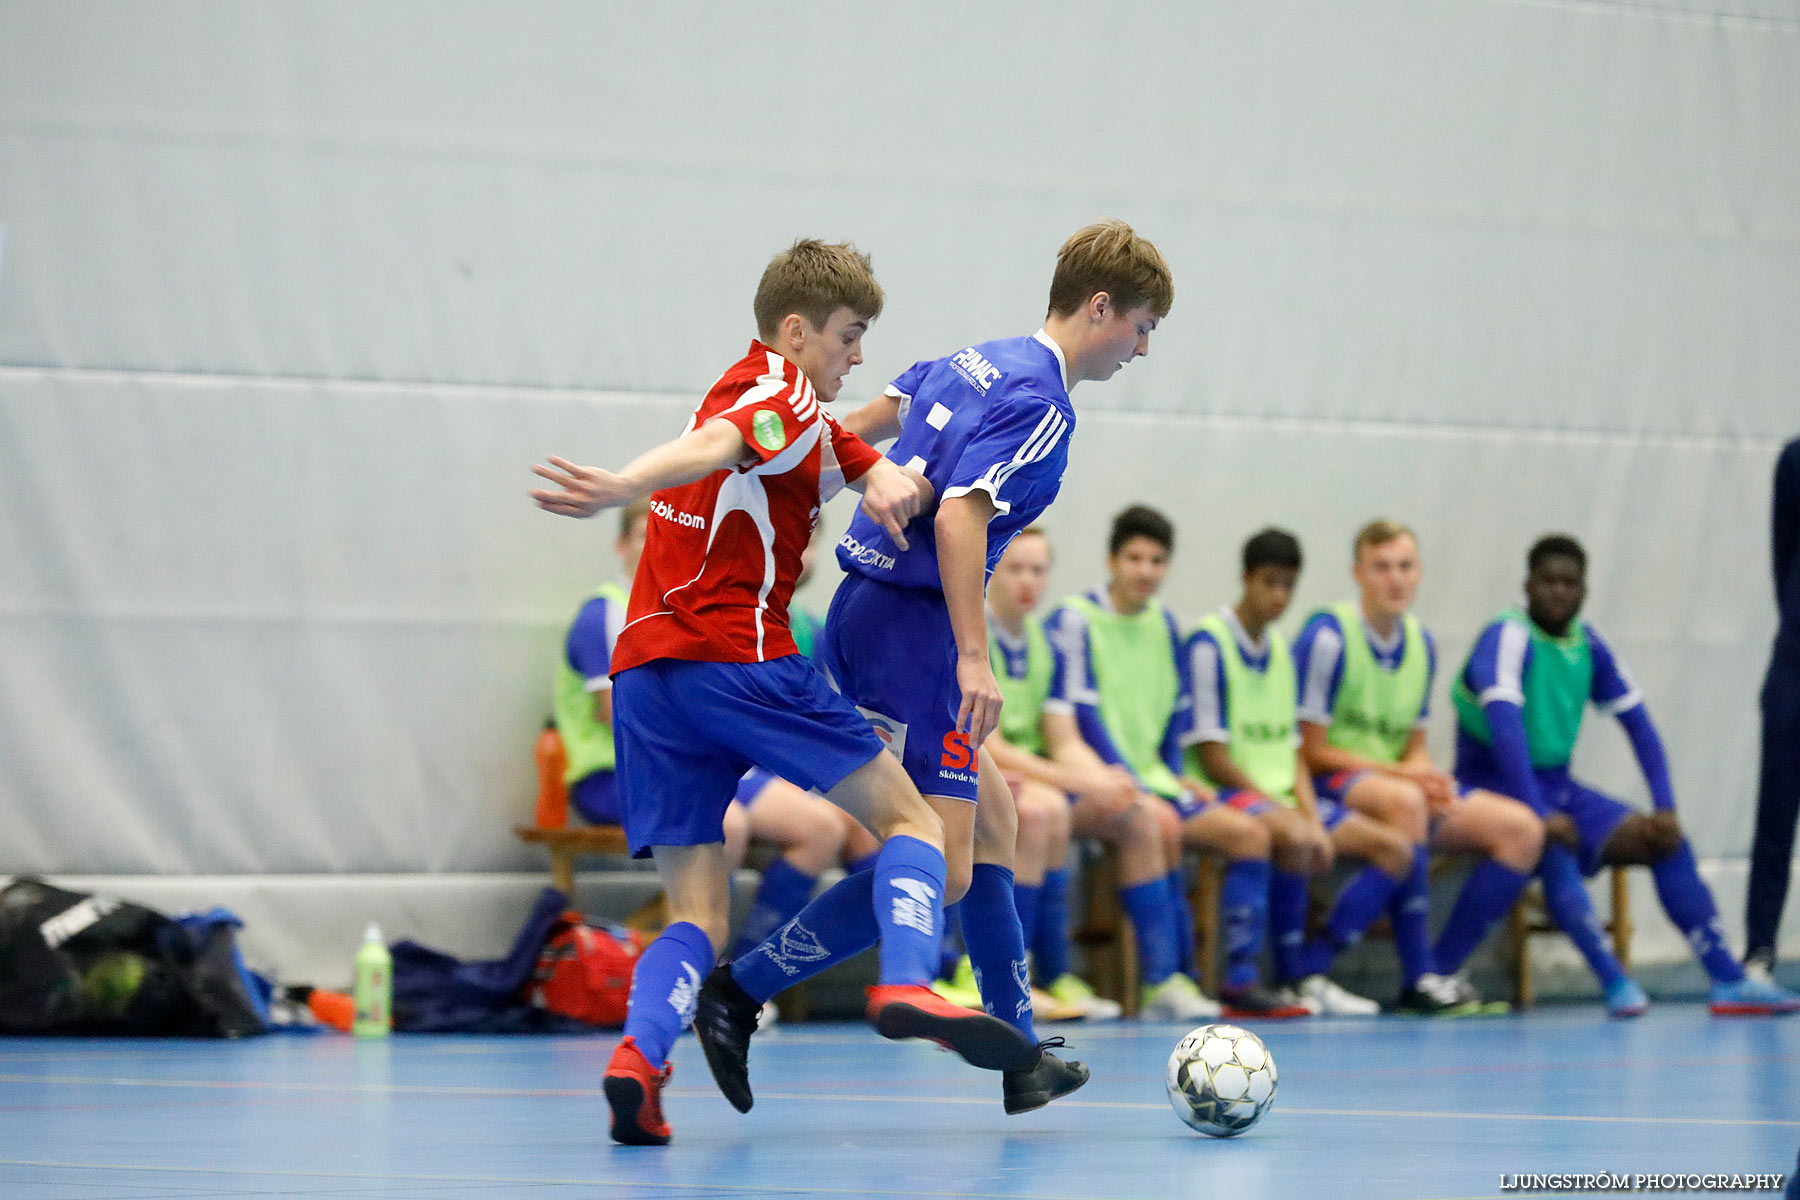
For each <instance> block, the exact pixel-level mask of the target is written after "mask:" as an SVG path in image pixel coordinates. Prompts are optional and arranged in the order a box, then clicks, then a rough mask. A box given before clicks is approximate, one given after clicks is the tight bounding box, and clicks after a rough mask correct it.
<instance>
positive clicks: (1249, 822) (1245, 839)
mask: <svg viewBox="0 0 1800 1200" xmlns="http://www.w3.org/2000/svg"><path fill="white" fill-rule="evenodd" d="M1231 815H1232V816H1233V817H1235V818H1237V819H1236V820H1232V821H1229V822H1227V823H1225V824H1224V825H1223V827H1222V828H1223V831H1224V832H1223V836H1222V837H1221V838H1220V839H1219V849H1221V850H1223V851H1224V852H1225V853H1226V855H1227V856H1228V857H1231V858H1235V859H1254V858H1267V857H1269V848H1270V845H1271V841H1270V838H1269V827H1268V826H1267V825H1264V824H1263V823H1262V822H1261V821H1258V820H1257V819H1256V818H1255V817H1252V816H1249V815H1247V814H1245V813H1241V812H1238V811H1237V810H1236V809H1232V810H1231Z"/></svg>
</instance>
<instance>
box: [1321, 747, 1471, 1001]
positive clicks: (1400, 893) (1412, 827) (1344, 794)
mask: <svg viewBox="0 0 1800 1200" xmlns="http://www.w3.org/2000/svg"><path fill="white" fill-rule="evenodd" d="M1314 787H1315V789H1316V790H1317V791H1318V793H1319V795H1320V796H1321V797H1326V796H1329V797H1331V798H1333V799H1336V800H1338V801H1339V802H1340V803H1342V804H1343V805H1344V807H1345V808H1347V809H1350V810H1351V811H1353V812H1357V813H1361V814H1362V815H1363V816H1365V817H1367V818H1369V819H1370V820H1373V821H1378V822H1380V823H1381V824H1383V825H1385V826H1387V827H1388V828H1389V829H1391V830H1393V831H1394V832H1395V833H1397V834H1399V835H1400V836H1401V837H1402V838H1404V839H1405V840H1406V842H1407V844H1409V845H1410V846H1412V847H1413V848H1414V865H1413V871H1412V873H1411V874H1410V875H1409V876H1408V877H1407V879H1406V880H1405V881H1404V882H1403V883H1402V884H1401V885H1400V886H1399V887H1398V888H1396V889H1395V890H1394V892H1393V893H1392V895H1390V896H1389V897H1388V917H1389V919H1390V920H1391V921H1392V922H1393V924H1394V940H1395V944H1396V947H1397V948H1398V947H1405V948H1406V957H1404V958H1403V959H1402V973H1403V974H1405V975H1408V976H1411V977H1412V978H1411V980H1410V982H1408V983H1406V984H1405V986H1403V987H1402V989H1401V992H1400V999H1399V1003H1398V1006H1397V1007H1398V1008H1399V1009H1400V1010H1401V1011H1403V1012H1413V1013H1423V1014H1432V1015H1435V1014H1448V1013H1456V1012H1464V1011H1469V1010H1471V1009H1472V1008H1473V1007H1474V1005H1475V1004H1477V1003H1479V1000H1480V997H1479V996H1477V995H1475V994H1474V991H1473V989H1472V988H1468V987H1467V985H1466V984H1463V983H1462V982H1461V981H1459V980H1456V979H1454V978H1452V977H1450V975H1449V974H1448V973H1447V972H1445V973H1440V969H1439V967H1438V965H1437V964H1436V963H1435V962H1430V961H1425V962H1420V961H1418V959H1420V958H1429V957H1430V956H1429V955H1425V954H1420V953H1418V951H1417V947H1419V946H1420V945H1422V944H1426V943H1428V940H1429V937H1430V927H1429V917H1430V905H1431V898H1430V892H1429V888H1428V885H1427V878H1426V839H1427V838H1428V837H1429V835H1430V822H1431V812H1430V805H1429V804H1428V803H1427V802H1426V799H1425V789H1424V788H1423V787H1421V786H1419V784H1417V783H1415V782H1413V781H1412V780H1410V779H1401V778H1399V777H1397V776H1393V775H1384V774H1381V773H1379V772H1376V771H1362V772H1337V773H1335V774H1332V775H1325V776H1320V777H1318V778H1317V779H1316V780H1315V781H1314ZM1421 967H1423V968H1424V969H1423V970H1420V968H1421ZM1415 973H1416V974H1415Z"/></svg>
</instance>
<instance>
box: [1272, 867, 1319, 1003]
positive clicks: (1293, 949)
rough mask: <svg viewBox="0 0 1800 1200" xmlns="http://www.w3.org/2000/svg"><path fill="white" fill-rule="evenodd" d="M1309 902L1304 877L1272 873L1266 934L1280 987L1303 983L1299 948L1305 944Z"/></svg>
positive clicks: (1288, 872)
mask: <svg viewBox="0 0 1800 1200" xmlns="http://www.w3.org/2000/svg"><path fill="white" fill-rule="evenodd" d="M1311 901H1312V895H1311V885H1310V883H1309V881H1308V878H1307V876H1305V875H1300V874H1296V873H1295V872H1293V871H1275V872H1274V873H1273V874H1271V875H1270V877H1269V932H1270V934H1271V935H1272V940H1273V941H1274V943H1275V978H1277V979H1278V980H1280V981H1281V982H1283V983H1291V982H1293V981H1294V980H1296V979H1304V978H1306V976H1307V975H1308V974H1310V973H1311V972H1307V971H1302V970H1301V969H1300V965H1301V964H1300V962H1299V955H1300V947H1301V946H1302V945H1303V944H1305V942H1306V909H1307V905H1308V904H1310V903H1311Z"/></svg>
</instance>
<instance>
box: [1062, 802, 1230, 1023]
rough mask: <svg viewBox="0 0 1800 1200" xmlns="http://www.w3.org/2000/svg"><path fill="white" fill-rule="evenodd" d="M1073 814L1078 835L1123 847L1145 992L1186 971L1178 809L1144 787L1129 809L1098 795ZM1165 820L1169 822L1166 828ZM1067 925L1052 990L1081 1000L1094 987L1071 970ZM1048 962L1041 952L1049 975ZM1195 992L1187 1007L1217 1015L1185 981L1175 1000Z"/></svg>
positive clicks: (1123, 874)
mask: <svg viewBox="0 0 1800 1200" xmlns="http://www.w3.org/2000/svg"><path fill="white" fill-rule="evenodd" d="M1069 816H1070V820H1071V824H1072V827H1073V830H1074V833H1075V834H1076V835H1077V836H1079V837H1084V838H1093V839H1094V840H1095V841H1098V842H1102V843H1104V844H1106V845H1109V846H1114V847H1117V849H1118V853H1119V903H1120V905H1121V906H1122V907H1123V908H1124V909H1125V914H1126V917H1127V919H1129V920H1130V921H1131V926H1132V932H1133V933H1134V934H1136V937H1137V949H1138V970H1139V973H1140V975H1141V977H1142V982H1143V984H1144V985H1145V991H1146V993H1154V992H1156V991H1158V990H1159V989H1160V988H1161V987H1162V985H1163V984H1165V983H1167V982H1168V981H1169V980H1170V979H1172V978H1173V977H1175V976H1177V975H1180V974H1181V971H1180V963H1181V959H1180V949H1179V947H1180V945H1181V938H1180V934H1179V930H1178V926H1179V924H1180V921H1181V919H1182V913H1183V912H1184V911H1185V908H1186V905H1185V902H1184V901H1183V900H1182V898H1181V897H1180V896H1179V895H1178V894H1177V893H1176V892H1174V891H1173V890H1172V889H1171V887H1170V885H1169V864H1170V862H1171V859H1172V852H1171V849H1170V846H1169V843H1170V842H1173V843H1174V850H1173V855H1174V856H1178V855H1179V853H1180V837H1181V826H1180V823H1179V822H1178V821H1177V819H1176V817H1175V810H1174V809H1172V808H1171V807H1170V806H1169V805H1168V804H1167V803H1166V802H1165V801H1164V800H1163V799H1162V798H1161V797H1160V796H1152V795H1150V794H1149V793H1147V792H1140V793H1139V794H1138V796H1137V799H1136V800H1135V801H1134V802H1133V803H1132V804H1130V805H1127V806H1125V807H1123V808H1112V807H1110V806H1108V805H1106V804H1104V803H1102V802H1101V801H1098V800H1095V799H1093V798H1092V797H1087V796H1080V797H1077V798H1076V799H1075V802H1074V804H1073V805H1072V806H1071V808H1070V813H1069ZM1164 823H1166V824H1167V826H1168V828H1167V830H1166V831H1165V829H1164ZM1065 913H1066V909H1065ZM1067 927H1068V923H1067V920H1066V916H1065V919H1064V921H1063V929H1064V930H1065V938H1064V942H1063V944H1062V945H1061V946H1060V947H1059V948H1058V950H1057V953H1058V954H1060V956H1061V957H1060V959H1058V960H1057V961H1058V962H1060V963H1061V969H1059V970H1056V973H1055V974H1052V975H1050V991H1051V994H1052V995H1056V996H1058V998H1059V999H1063V998H1067V997H1070V996H1075V997H1077V999H1079V997H1080V996H1081V995H1083V994H1085V995H1087V996H1092V995H1093V989H1092V988H1090V987H1088V985H1087V984H1086V982H1085V981H1083V980H1080V979H1078V978H1077V977H1076V976H1075V975H1073V974H1072V973H1070V972H1069V971H1068V969H1067V963H1068V957H1067V955H1068V950H1067V939H1066V930H1067ZM1048 961H1049V960H1048V959H1047V957H1046V956H1045V955H1044V954H1043V953H1042V952H1041V951H1040V953H1039V957H1038V965H1039V967H1040V968H1041V969H1043V970H1044V971H1045V972H1046V974H1049V973H1050V972H1051V971H1052V969H1053V967H1054V966H1055V964H1054V963H1051V964H1050V965H1046V964H1047V962H1048ZM1190 992H1191V993H1192V994H1193V999H1192V1002H1191V1003H1186V1007H1187V1008H1188V1009H1197V1010H1198V1011H1197V1012H1196V1013H1195V1015H1194V1018H1193V1019H1195V1020H1199V1019H1202V1018H1204V1017H1206V1016H1209V1015H1217V1012H1216V1009H1214V1008H1213V1006H1212V1005H1211V1003H1210V1002H1209V1001H1206V1000H1205V998H1204V997H1201V996H1199V994H1198V989H1194V988H1192V987H1191V986H1190V987H1188V988H1187V989H1186V990H1185V991H1184V990H1183V989H1182V988H1181V986H1180V985H1176V986H1175V987H1174V988H1173V989H1171V991H1170V993H1169V994H1170V1000H1169V1003H1170V1004H1175V1003H1177V1002H1178V999H1177V997H1178V994H1179V1002H1186V1001H1187V999H1188V993H1190ZM1072 1002H1073V1001H1072ZM1167 1019H1169V1020H1178V1019H1181V1017H1180V1016H1179V1015H1176V1014H1170V1015H1168V1017H1167Z"/></svg>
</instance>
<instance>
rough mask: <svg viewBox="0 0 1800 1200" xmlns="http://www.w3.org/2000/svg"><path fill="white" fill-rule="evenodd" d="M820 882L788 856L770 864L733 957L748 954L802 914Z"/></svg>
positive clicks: (745, 919) (734, 948)
mask: <svg viewBox="0 0 1800 1200" xmlns="http://www.w3.org/2000/svg"><path fill="white" fill-rule="evenodd" d="M818 885H819V880H818V878H817V877H816V876H813V875H808V874H807V873H806V872H805V871H802V870H800V869H799V868H798V867H796V866H794V864H793V863H790V862H789V861H788V860H787V859H785V858H778V859H776V860H775V861H774V862H772V863H770V864H769V865H768V867H766V868H765V869H764V870H763V873H762V883H761V884H759V885H758V886H757V889H756V899H755V900H754V901H752V902H751V905H750V914H749V915H748V916H746V917H745V918H744V930H743V932H742V933H740V934H738V940H737V945H736V946H734V947H733V948H732V951H731V957H733V958H737V957H739V956H740V955H744V954H748V953H749V952H750V950H751V949H752V948H753V947H754V946H755V945H756V944H757V943H758V942H760V941H762V940H763V939H764V938H766V937H768V936H769V935H770V934H771V933H774V932H775V931H776V930H777V929H780V928H781V927H782V926H783V925H786V924H787V923H788V922H789V921H791V920H793V919H794V918H795V917H796V916H798V915H799V913H800V910H801V909H803V908H805V907H806V902H807V901H808V900H810V899H812V894H813V888H815V887H817V886H818Z"/></svg>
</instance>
